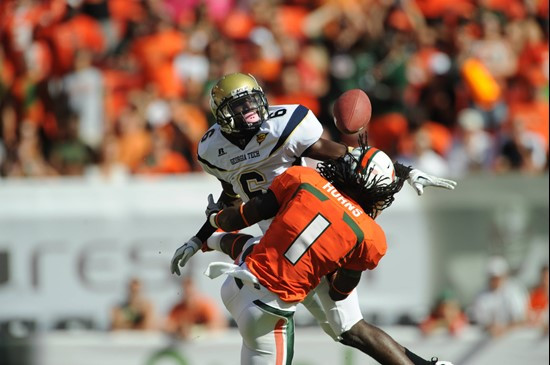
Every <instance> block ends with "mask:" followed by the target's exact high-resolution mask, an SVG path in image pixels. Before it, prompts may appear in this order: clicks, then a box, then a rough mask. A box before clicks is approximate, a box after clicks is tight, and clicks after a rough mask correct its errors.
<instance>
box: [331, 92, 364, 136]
mask: <svg viewBox="0 0 550 365" xmlns="http://www.w3.org/2000/svg"><path fill="white" fill-rule="evenodd" d="M371 113H372V107H371V104H370V99H369V97H368V96H367V94H366V93H365V92H364V91H363V90H361V89H351V90H348V91H346V92H344V93H343V94H342V95H340V96H339V97H338V99H336V102H335V103H334V106H333V109H332V114H333V116H334V124H336V128H338V130H339V131H340V132H342V133H345V134H353V133H357V132H360V131H361V130H363V129H364V128H365V127H366V126H367V124H368V123H369V121H370V117H371Z"/></svg>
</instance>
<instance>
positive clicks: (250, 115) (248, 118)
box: [244, 110, 260, 124]
mask: <svg viewBox="0 0 550 365" xmlns="http://www.w3.org/2000/svg"><path fill="white" fill-rule="evenodd" d="M244 121H245V122H247V123H248V124H253V123H256V122H259V121H260V116H259V115H258V112H256V111H254V110H252V111H249V112H247V113H246V114H245V115H244Z"/></svg>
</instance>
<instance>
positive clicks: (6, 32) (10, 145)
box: [0, 0, 549, 179]
mask: <svg viewBox="0 0 550 365" xmlns="http://www.w3.org/2000/svg"><path fill="white" fill-rule="evenodd" d="M0 14H2V15H1V18H0V19H1V21H0V177H8V178H9V177H40V176H59V175H65V176H66V175H71V176H74V175H77V176H78V175H86V176H95V177H99V178H107V179H112V178H117V177H121V176H127V175H129V174H149V175H150V174H173V173H186V172H190V171H198V170H199V169H200V168H199V166H198V165H197V163H196V160H195V158H196V157H195V152H196V145H197V143H198V142H199V140H200V138H201V137H202V135H203V134H204V132H205V131H206V130H207V128H208V127H209V126H210V125H212V123H213V122H214V121H213V118H212V115H211V112H210V108H209V104H208V92H209V89H210V87H211V86H212V84H213V82H215V81H216V80H217V79H218V78H220V77H221V76H222V75H224V74H226V73H229V72H236V71H240V72H248V73H251V74H253V75H254V76H255V77H256V78H257V79H258V81H259V83H260V84H261V85H263V86H264V89H265V90H266V92H267V96H268V100H269V102H270V103H271V104H283V103H301V104H303V105H305V106H307V107H309V108H310V109H311V110H312V111H313V112H314V113H315V114H316V115H317V116H318V117H319V119H320V120H321V121H322V123H323V124H324V126H325V127H326V131H327V133H328V134H329V135H330V136H331V137H332V138H333V139H335V140H341V141H344V142H346V143H348V144H351V145H353V144H356V143H357V141H356V136H353V135H351V136H349V135H341V134H340V133H339V132H338V131H337V130H336V129H335V127H334V125H333V123H332V114H331V107H332V103H333V101H334V100H335V98H336V97H337V96H338V95H340V94H341V93H342V92H343V91H345V90H348V89H351V88H361V89H363V90H364V91H366V92H367V94H368V95H369V97H370V98H371V101H372V105H373V116H372V119H371V122H370V124H369V139H370V144H372V145H375V146H377V147H379V148H381V149H383V150H385V151H386V152H387V153H388V154H389V155H391V157H393V158H395V159H399V160H400V161H401V162H405V163H410V164H413V165H414V166H416V167H419V168H421V169H423V170H425V171H426V172H429V173H430V172H431V173H434V174H439V175H442V176H445V175H447V176H455V177H459V176H463V175H465V174H469V173H472V172H476V171H485V172H491V173H501V172H507V171H511V170H514V171H521V172H524V173H539V172H541V171H547V169H548V125H549V119H548V113H549V103H548V100H549V94H548V79H549V77H548V67H549V63H548V59H549V57H548V53H549V48H548V42H549V41H548V0H523V1H522V0H288V1H282V0H266V1H257V0H202V1H201V0H3V1H2V2H1V3H0Z"/></svg>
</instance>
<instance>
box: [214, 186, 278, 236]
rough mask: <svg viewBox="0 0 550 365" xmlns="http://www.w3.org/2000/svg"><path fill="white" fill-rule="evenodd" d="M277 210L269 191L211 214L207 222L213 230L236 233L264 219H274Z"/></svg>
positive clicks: (275, 201)
mask: <svg viewBox="0 0 550 365" xmlns="http://www.w3.org/2000/svg"><path fill="white" fill-rule="evenodd" d="M278 210H279V202H278V201H277V198H276V197H275V194H273V192H272V191H271V190H269V189H268V190H267V192H266V193H265V194H262V195H258V196H255V197H254V198H252V199H250V200H249V201H248V202H247V203H246V204H242V205H240V206H239V207H228V208H224V209H222V210H220V211H219V212H216V213H211V214H210V215H209V217H208V221H209V222H210V224H211V225H212V226H213V227H215V228H220V229H221V230H223V231H224V232H232V231H237V230H239V229H243V228H245V227H249V226H251V225H253V224H254V223H257V222H259V221H261V220H264V219H269V218H272V217H274V216H275V215H276V214H277V211H278Z"/></svg>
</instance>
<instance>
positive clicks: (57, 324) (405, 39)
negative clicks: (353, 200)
mask: <svg viewBox="0 0 550 365" xmlns="http://www.w3.org/2000/svg"><path fill="white" fill-rule="evenodd" d="M0 19H1V22H0V41H1V44H0V46H1V47H0V113H1V114H0V116H1V117H0V118H1V119H0V127H1V129H0V303H1V304H0V322H1V323H0V363H1V364H30V363H33V364H44V365H47V364H52V365H53V364H55V365H59V364H76V365H80V364H88V363H90V364H92V363H94V364H96V363H116V364H126V363H128V364H130V363H131V364H149V363H151V364H152V363H156V362H161V361H166V362H172V363H178V362H177V361H180V362H181V361H182V360H181V359H180V360H178V359H177V356H175V355H174V351H175V352H176V353H178V354H180V355H181V356H183V357H184V358H185V359H186V361H187V362H188V363H190V364H221V363H224V364H226V363H237V360H233V362H229V360H228V359H237V357H238V348H239V336H238V333H237V332H236V331H235V330H234V328H231V329H229V330H228V331H227V332H225V333H224V334H223V335H221V336H209V335H208V334H200V335H198V336H197V337H195V338H194V339H193V340H189V341H185V342H183V341H180V342H174V341H173V340H171V339H170V338H169V337H168V336H166V335H165V334H163V333H162V332H161V331H153V332H147V333H120V332H119V333H113V332H109V331H108V327H109V323H108V315H109V310H110V308H111V307H112V306H113V305H114V304H116V303H117V302H118V301H120V300H121V298H122V296H123V295H124V291H125V286H126V283H127V281H128V279H129V278H131V277H139V278H140V279H142V280H143V282H144V285H145V289H146V291H147V293H148V295H149V296H150V297H151V298H152V300H153V301H154V303H155V307H156V312H157V315H158V316H159V317H162V316H163V315H164V314H165V313H166V311H167V310H168V308H169V306H170V305H171V304H173V302H174V301H175V300H176V299H177V297H178V295H179V294H180V293H179V284H178V279H177V278H175V277H171V276H170V275H169V271H168V263H169V260H170V257H171V255H172V253H173V251H174V250H175V248H177V246H178V245H179V244H181V243H182V242H184V240H186V239H187V238H188V237H189V236H190V235H191V234H193V233H194V232H195V231H196V228H197V227H199V225H200V224H201V223H202V221H203V208H202V207H204V205H205V203H206V196H207V194H208V193H210V192H214V193H217V192H219V186H218V184H217V182H216V181H213V180H212V179H211V178H209V177H207V176H206V175H204V174H203V173H201V171H200V170H199V167H198V165H197V163H196V160H195V156H194V151H195V148H196V144H197V142H198V141H199V140H200V138H201V136H202V134H203V133H204V131H205V130H206V129H207V128H208V126H209V125H211V123H213V121H212V117H211V115H210V112H209V107H208V97H207V93H208V90H209V88H210V86H211V85H212V82H214V81H215V80H216V79H217V78H219V77H220V76H221V75H223V74H224V73H227V72H233V71H244V72H250V73H252V74H254V75H255V76H256V77H257V78H258V80H259V82H260V83H261V84H262V85H264V86H265V89H266V91H267V93H268V100H269V101H270V102H271V103H272V104H279V103H302V104H304V105H306V106H308V107H309V108H310V109H312V110H313V111H314V112H315V113H316V114H317V115H318V116H319V119H320V120H321V121H322V122H323V124H324V126H325V127H326V132H327V135H328V136H330V137H331V138H333V139H335V140H343V141H345V142H346V143H349V144H354V143H355V140H354V137H352V138H350V137H348V136H342V135H340V134H339V133H338V132H337V131H336V130H335V129H334V127H333V125H332V122H331V119H332V118H331V115H330V108H331V103H332V102H333V101H334V99H335V97H336V96H337V95H339V94H340V93H341V92H342V91H344V90H347V89H349V88H354V87H358V88H362V89H363V90H365V91H366V92H367V93H368V95H369V96H370V97H371V100H372V104H373V118H372V120H371V123H370V126H369V139H370V142H371V144H373V145H375V146H377V147H380V148H382V149H384V150H385V151H386V152H388V153H389V154H390V155H391V156H392V157H393V158H396V159H398V160H400V161H402V162H406V163H410V164H412V165H414V166H417V167H419V168H421V169H423V170H424V171H427V172H430V173H434V174H438V175H440V176H447V177H451V178H454V179H456V180H457V181H458V183H459V186H458V188H457V189H456V190H455V191H454V192H445V191H438V190H434V189H430V190H427V191H426V192H425V195H424V196H423V197H421V198H419V197H417V196H416V195H415V194H414V193H413V191H412V189H411V188H410V187H408V186H407V187H405V188H404V190H403V191H402V192H401V193H400V194H399V196H398V199H397V202H396V203H395V205H394V206H392V208H391V209H390V210H389V211H387V212H385V213H384V215H383V216H382V217H381V218H380V223H381V225H382V226H383V228H384V229H385V230H386V232H387V234H388V241H389V242H390V248H389V251H388V255H387V256H386V257H385V258H384V259H383V261H382V263H381V265H380V267H379V268H377V270H376V271H373V272H372V273H367V274H365V275H364V278H363V280H362V283H361V287H360V288H359V290H360V295H361V305H362V309H363V311H364V314H365V318H366V319H368V320H370V321H372V322H374V323H377V324H379V325H381V326H383V327H384V328H387V329H388V331H389V332H390V334H392V335H393V336H394V337H395V338H396V339H398V340H399V341H401V342H403V343H404V344H406V345H408V346H411V348H413V349H418V352H419V353H420V354H422V355H424V356H426V357H429V356H432V355H435V354H437V355H439V356H441V357H442V358H449V359H450V360H453V361H454V362H455V363H456V364H487V363H499V364H510V365H512V364H519V363H523V362H524V363H533V364H544V363H548V335H547V332H546V335H544V333H541V331H540V329H539V328H523V329H521V330H518V331H516V332H512V333H510V334H509V335H507V336H504V337H503V338H498V339H491V338H490V337H488V336H487V335H486V334H485V333H484V332H483V331H482V330H481V329H480V328H479V327H478V326H476V325H475V323H472V324H471V326H469V327H468V329H467V330H465V332H463V333H462V334H461V335H460V336H451V335H449V334H445V333H440V334H436V335H434V336H428V337H425V336H422V334H421V332H420V330H419V329H418V327H417V325H418V323H419V321H420V320H421V319H422V318H423V317H425V316H426V315H427V313H428V312H429V310H430V308H431V306H432V305H433V303H434V301H435V300H436V298H437V297H438V295H439V294H440V293H441V292H442V291H444V290H452V291H453V292H454V293H455V295H456V296H457V297H458V299H459V301H460V304H461V306H462V307H463V308H464V310H465V311H466V313H468V310H469V308H470V307H471V305H472V302H473V300H474V298H475V296H476V294H477V293H478V292H479V291H480V290H482V289H483V288H484V286H485V284H486V268H485V264H486V262H487V259H488V258H489V257H490V256H492V255H495V254H498V255H502V256H504V257H505V258H506V259H507V260H508V262H509V264H510V267H511V268H512V273H513V275H514V276H515V278H516V279H517V280H518V281H519V282H521V283H522V284H523V285H525V287H526V288H529V287H532V286H533V285H535V283H536V280H537V274H538V271H539V269H540V267H541V266H542V265H544V264H547V263H548V240H549V238H548V234H549V233H548V231H549V230H548V125H549V121H548V1H540V0H538V1H537V0H533V1H519V0H514V1H512V0H508V1H498V0H484V1H481V0H480V1H474V0H455V1H443V0H431V1H429V0H417V1H383V0H372V1H359V0H358V1H353V0H350V1H313V0H311V1H308V0H295V1H252V0H251V1H245V0H226V1H200V0H196V1H193V0H188V1H183V0H179V1H178V0H147V1H133V0H128V1H127V0H109V1H105V0H73V1H65V0H50V1H48V0H43V1H42V0H21V1H13V0H7V1H2V2H1V3H0ZM474 147H475V148H474ZM215 255H216V254H215V253H211V254H204V255H203V254H199V255H197V256H196V257H195V258H194V259H193V261H192V265H191V266H190V267H189V268H188V271H190V273H192V274H193V276H194V277H195V278H196V280H197V281H198V283H199V286H200V288H201V290H203V291H204V292H205V293H207V294H208V295H209V296H211V297H212V298H214V299H215V300H216V301H217V302H218V304H219V305H220V306H221V302H220V300H219V292H218V290H219V286H220V284H221V283H220V282H219V281H218V280H216V281H211V280H208V279H207V278H205V277H203V276H202V275H201V272H202V270H203V269H204V267H205V264H206V262H208V261H209V260H210V259H211V258H212V257H215ZM218 258H219V257H218ZM547 310H548V309H547V308H546V311H547ZM297 322H298V324H299V327H298V329H297V345H296V354H297V355H296V363H301V364H318V363H335V364H338V363H342V364H344V363H345V364H355V363H359V362H361V363H363V361H364V360H365V356H362V355H361V354H359V353H356V352H353V351H350V350H348V349H345V348H344V347H343V346H338V345H336V344H333V343H330V342H329V341H328V339H327V338H325V337H326V336H324V335H322V334H320V330H319V329H318V328H317V327H315V326H314V325H313V324H312V323H311V322H310V318H309V317H308V316H307V315H306V314H305V313H303V312H299V313H298V314H297ZM168 348H170V349H172V350H173V351H172V352H170V351H168V350H167V351H166V352H162V351H163V350H165V349H168ZM159 354H160V355H159ZM163 354H164V355H166V354H168V355H167V356H166V357H163ZM157 355H158V356H157ZM161 355H162V356H161ZM319 359H321V360H319Z"/></svg>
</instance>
